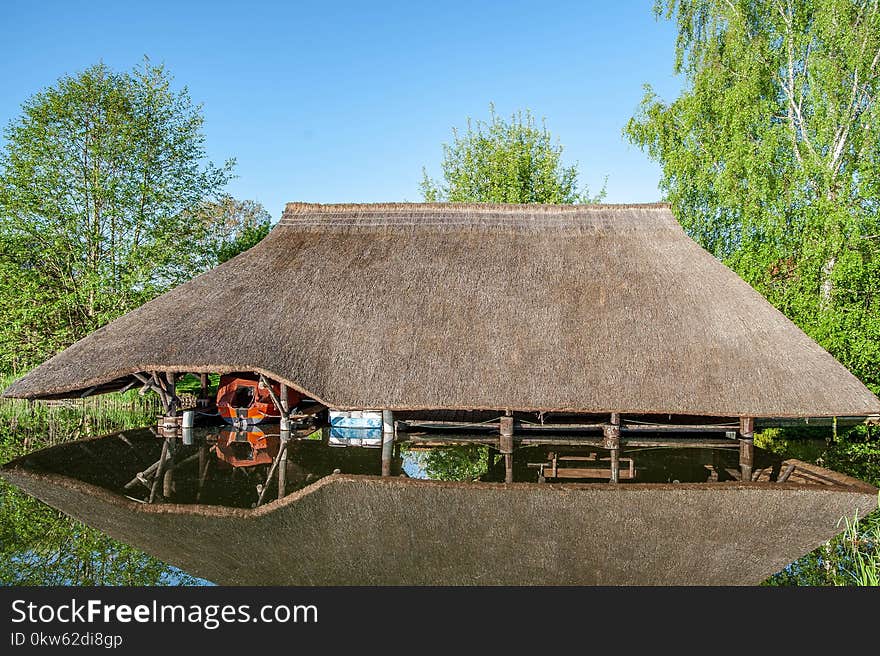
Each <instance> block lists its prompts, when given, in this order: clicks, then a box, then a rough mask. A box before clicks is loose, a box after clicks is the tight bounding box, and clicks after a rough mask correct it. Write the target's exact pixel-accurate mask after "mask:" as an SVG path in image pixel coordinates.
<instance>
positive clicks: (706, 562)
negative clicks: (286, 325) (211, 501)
mask: <svg viewBox="0 0 880 656" xmlns="http://www.w3.org/2000/svg"><path fill="white" fill-rule="evenodd" d="M28 458H29V456H25V457H24V458H23V459H22V460H19V461H14V462H12V463H9V464H8V465H6V466H5V467H3V468H2V469H0V476H2V477H3V478H4V479H6V480H7V481H9V482H10V483H13V484H15V485H17V486H19V487H21V488H22V489H24V490H26V491H27V492H29V493H30V494H32V495H34V496H36V497H37V498H38V499H40V500H42V501H44V502H45V503H47V504H49V505H50V506H52V507H54V508H58V509H59V510H61V511H63V512H65V513H66V514H68V515H71V516H72V517H75V518H77V519H80V520H82V521H84V522H86V523H87V524H89V525H90V526H93V527H95V528H97V529H98V530H100V531H102V532H104V533H106V534H107V535H110V536H112V537H114V538H116V539H118V540H121V541H123V542H125V543H127V544H130V545H133V546H135V547H137V548H139V549H143V550H144V551H147V552H148V553H150V554H153V555H154V556H157V557H158V558H161V559H162V560H164V561H166V562H168V563H171V564H174V565H177V566H178V567H181V568H183V569H184V570H185V571H187V572H189V573H191V574H195V575H197V576H201V577H204V578H207V579H209V580H211V581H214V582H215V583H220V584H225V585H475V584H478V585H593V584H599V585H706V584H713V585H737V584H739V585H742V584H746V585H756V584H758V583H760V582H761V581H763V580H764V579H766V578H767V577H768V576H770V575H771V574H773V573H775V572H777V571H779V570H780V569H782V568H783V567H784V566H785V565H787V564H788V563H790V562H791V561H793V560H795V559H797V558H798V557H800V556H802V555H803V554H805V553H807V552H809V551H811V550H812V549H815V548H816V547H818V546H819V545H821V544H822V543H823V542H825V541H826V540H828V539H830V538H831V537H833V536H834V535H835V534H837V533H839V532H840V531H841V527H840V525H839V521H840V518H841V517H844V516H849V517H851V516H853V514H854V513H856V512H858V513H859V516H864V515H865V514H866V513H868V512H870V511H871V510H872V509H875V508H876V507H877V490H876V488H873V487H871V486H869V485H866V484H864V483H861V482H859V481H856V480H854V479H845V480H844V478H842V477H840V475H835V474H833V473H832V472H828V471H827V470H824V469H821V468H815V469H816V470H817V471H818V472H820V473H823V474H829V475H831V476H837V477H838V478H841V483H840V484H838V485H806V486H804V485H797V484H792V483H714V484H711V483H702V484H699V483H691V484H681V485H675V484H651V483H649V484H639V483H636V484H625V485H611V484H608V483H599V484H586V485H578V484H568V485H546V484H545V485H541V484H534V483H516V484H513V485H504V484H495V483H458V482H441V481H419V480H412V479H405V478H398V477H388V478H379V477H376V476H355V475H349V474H334V475H331V476H328V477H326V478H322V479H321V480H319V481H317V482H316V483H313V484H311V485H309V486H308V487H306V488H303V489H302V490H298V491H297V492H294V493H292V494H289V495H287V496H286V497H284V498H282V499H280V500H278V501H273V502H271V503H269V504H267V505H265V506H261V507H260V508H256V509H253V510H251V509H241V508H226V507H219V506H203V505H177V504H157V505H149V504H142V503H136V502H134V501H131V500H129V499H127V498H125V497H122V496H120V495H117V494H114V493H111V492H109V491H107V490H105V489H103V488H100V487H97V486H95V485H91V484H88V483H84V482H82V481H79V480H76V479H73V478H70V477H67V476H64V475H61V474H53V473H45V472H41V471H34V470H31V469H30V468H29V467H28ZM802 464H803V463H802ZM806 466H807V467H809V465H806ZM280 536H283V538H282V539H279V537H280ZM242 554H247V556H248V557H247V559H246V561H243V560H242Z"/></svg>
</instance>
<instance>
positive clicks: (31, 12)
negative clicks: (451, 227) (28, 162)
mask: <svg viewBox="0 0 880 656" xmlns="http://www.w3.org/2000/svg"><path fill="white" fill-rule="evenodd" d="M651 4H652V3H651V2H650V0H649V1H645V2H637V1H635V0H631V1H623V2H608V3H589V2H583V1H581V2H550V1H547V2H515V1H510V2H480V1H479V0H471V1H470V2H459V1H455V2H433V3H429V2H413V1H410V2H372V3H371V2H332V1H329V0H327V1H324V2H296V1H290V2H258V1H255V2H223V1H215V2H186V1H185V0H178V1H177V2H165V1H153V2H148V3H147V2H144V3H128V2H120V1H118V0H116V1H115V2H102V1H97V0H92V1H89V2H81V1H78V0H69V1H67V2H52V1H44V2H39V3H37V2H32V1H30V0H27V1H23V2H19V1H17V0H0V22H2V24H3V25H4V26H5V29H4V38H3V40H2V41H0V61H2V62H3V64H2V67H0V88H2V94H0V124H2V125H3V126H5V125H6V124H7V123H8V122H9V121H10V120H11V119H13V118H15V117H16V116H17V115H18V113H19V108H20V106H21V103H22V102H24V101H25V100H26V99H27V98H28V97H29V96H30V95H31V94H33V93H35V92H37V91H39V90H40V89H41V88H43V87H45V86H48V85H51V84H52V83H53V82H54V81H55V80H56V79H57V78H58V77H60V76H62V75H64V74H68V73H75V72H77V71H79V70H81V69H83V68H85V67H87V66H89V65H91V64H94V63H96V62H98V61H104V62H105V63H106V64H108V65H109V66H111V67H113V68H116V69H130V68H132V67H133V66H135V65H136V64H138V63H139V62H140V61H141V59H142V57H143V56H144V55H148V56H149V57H150V58H151V60H153V61H154V62H157V63H158V62H161V63H164V64H165V65H166V66H167V68H168V69H169V71H170V72H171V73H172V74H173V75H174V78H175V83H176V84H177V85H180V86H183V85H186V86H187V87H189V90H190V93H191V95H192V97H193V99H194V100H195V101H197V102H200V103H203V105H204V113H205V116H206V124H205V132H206V135H207V144H208V150H209V154H210V156H211V158H212V159H214V160H215V161H218V162H219V161H222V160H224V159H226V158H227V157H235V158H236V159H237V161H238V165H237V167H236V173H237V175H238V178H237V179H236V180H234V181H233V182H232V183H231V185H230V186H229V188H228V190H229V191H230V193H232V194H233V195H235V196H237V197H239V198H251V199H255V200H258V201H260V202H262V203H263V204H264V205H265V206H266V209H267V210H269V212H270V213H271V214H272V215H273V217H275V218H277V217H278V216H279V215H280V213H281V210H282V209H283V205H284V203H285V202H287V201H294V200H296V201H311V202H373V201H418V200H420V199H421V197H420V194H419V182H420V180H421V171H422V166H426V167H427V168H428V171H429V173H430V174H432V175H435V176H436V175H437V174H438V173H439V164H440V160H441V155H442V149H441V144H442V143H443V142H445V141H448V140H449V139H450V136H451V129H452V127H453V126H463V125H464V123H465V120H466V118H467V117H468V116H471V117H474V118H485V117H487V115H488V105H489V103H490V102H494V103H495V106H496V109H497V111H498V112H499V113H500V114H503V115H509V114H510V113H512V112H514V111H515V110H517V109H521V108H529V109H531V110H532V112H533V113H534V114H535V115H536V116H538V117H545V118H546V119H547V125H548V127H549V129H550V131H551V132H552V133H553V134H554V135H555V136H557V137H558V138H559V140H560V142H561V143H562V144H563V145H564V146H565V153H564V157H565V160H566V162H567V163H573V162H577V163H578V165H579V169H580V171H581V182H582V183H586V184H589V185H590V187H591V189H592V190H595V189H596V188H597V187H598V186H599V185H600V184H601V181H602V179H603V177H604V176H606V175H607V176H608V197H607V200H608V201H609V202H643V201H653V200H658V199H659V195H660V194H659V192H658V190H657V181H658V179H659V169H658V167H657V166H656V165H655V164H653V163H651V162H650V161H648V159H647V157H646V156H645V155H644V154H643V153H641V152H640V151H639V150H638V149H636V148H634V147H632V146H630V145H628V144H627V143H625V142H624V140H623V138H622V137H621V129H622V127H623V126H624V124H625V123H626V121H627V119H628V118H629V117H630V116H631V115H632V113H633V111H634V110H635V108H636V106H637V105H638V102H639V100H640V98H641V95H642V85H643V84H644V83H646V82H650V83H651V84H652V85H653V86H654V88H655V89H656V90H657V91H658V92H659V93H660V95H661V96H663V97H665V98H669V99H671V98H673V97H674V96H675V95H676V94H677V92H678V91H679V89H680V86H681V82H680V80H679V79H678V78H676V77H674V76H673V75H672V57H673V46H674V38H675V35H674V32H673V29H672V25H671V24H668V23H666V22H662V21H661V22H658V21H656V20H655V19H654V17H653V14H652V12H651Z"/></svg>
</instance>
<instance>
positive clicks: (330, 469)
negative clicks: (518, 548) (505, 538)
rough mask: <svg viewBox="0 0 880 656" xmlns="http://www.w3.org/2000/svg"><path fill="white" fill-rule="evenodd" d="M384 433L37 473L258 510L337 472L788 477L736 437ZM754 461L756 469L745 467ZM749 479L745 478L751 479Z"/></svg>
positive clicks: (140, 446)
mask: <svg viewBox="0 0 880 656" xmlns="http://www.w3.org/2000/svg"><path fill="white" fill-rule="evenodd" d="M371 431H372V429H360V430H358V429H353V428H348V427H346V428H341V429H340V430H338V431H337V432H334V429H331V430H326V431H324V432H323V433H322V432H321V431H316V432H314V433H311V434H307V433H308V432H307V431H301V432H299V433H296V432H292V433H291V432H287V433H285V434H283V435H282V433H281V431H280V429H279V428H278V426H261V427H259V428H249V429H248V430H238V429H236V428H233V427H210V428H195V429H192V431H187V432H186V433H185V434H184V435H183V436H182V438H181V436H175V437H168V438H162V437H160V435H159V433H158V432H157V431H156V430H154V429H151V428H145V429H139V430H133V431H125V432H122V433H117V434H115V435H111V436H108V437H104V438H100V439H97V440H90V441H81V442H73V443H69V444H65V445H62V446H59V447H55V448H52V449H48V450H45V451H41V452H37V453H34V454H31V455H30V456H27V457H26V459H25V461H24V464H25V466H26V467H28V468H30V469H35V470H38V471H44V472H49V473H56V474H63V475H66V476H72V477H74V478H77V479H79V480H82V481H84V482H87V483H91V484H93V485H97V486H100V487H102V488H105V489H108V490H111V491H113V492H116V493H119V494H123V495H125V496H126V497H128V498H130V499H133V500H135V501H138V502H142V503H175V504H194V503H198V504H207V505H221V506H230V507H236V508H252V507H255V506H258V505H261V504H264V503H267V502H269V501H272V500H275V499H277V498H279V497H282V496H285V495H286V494H290V493H291V492H294V491H296V490H299V489H301V488H303V487H305V486H307V485H309V484H310V483H313V482H315V481H317V480H319V479H321V478H323V477H325V476H328V475H330V474H333V473H343V474H367V475H375V476H379V475H383V476H411V477H417V478H427V479H435V480H465V481H466V480H472V481H475V480H480V481H485V482H505V481H509V482H513V483H597V482H609V481H616V482H618V483H619V484H622V485H626V484H630V483H709V482H719V483H722V482H725V481H737V480H766V481H776V480H783V479H784V478H787V477H788V476H790V475H791V472H787V471H783V467H782V463H783V461H782V459H781V457H779V456H776V455H774V454H772V453H769V452H765V451H762V450H761V449H755V448H754V447H751V446H750V448H749V450H747V451H744V450H743V449H740V448H738V447H737V443H736V442H733V441H730V442H728V443H727V444H726V445H725V444H724V443H721V444H719V445H718V446H716V447H712V448H709V447H703V448H694V447H678V448H674V447H650V446H649V447H636V448H622V449H612V450H608V449H602V448H599V447H595V446H573V445H570V444H569V445H554V444H533V445H528V446H520V447H517V448H516V449H514V451H513V454H512V456H511V457H504V455H503V454H501V453H500V452H499V451H498V450H497V449H496V448H494V447H493V446H492V445H487V444H473V443H465V444H454V445H449V446H437V445H436V443H434V445H432V446H425V445H423V444H420V443H419V442H417V441H416V442H406V441H403V442H391V441H388V442H387V443H383V442H382V436H381V431H380V432H379V435H378V437H377V436H375V435H373V434H372V432H371ZM744 463H747V465H746V464H744ZM744 476H745V478H744Z"/></svg>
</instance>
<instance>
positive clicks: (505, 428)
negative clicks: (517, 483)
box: [498, 411, 513, 483]
mask: <svg viewBox="0 0 880 656" xmlns="http://www.w3.org/2000/svg"><path fill="white" fill-rule="evenodd" d="M500 428H501V435H500V437H499V439H498V450H499V451H500V452H501V453H502V454H504V482H505V483H513V415H512V414H511V413H510V412H509V411H508V413H507V414H506V415H504V416H503V417H501V422H500Z"/></svg>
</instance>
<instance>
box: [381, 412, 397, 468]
mask: <svg viewBox="0 0 880 656" xmlns="http://www.w3.org/2000/svg"><path fill="white" fill-rule="evenodd" d="M393 456H394V413H393V412H392V411H391V410H383V411H382V476H391V459H392V457H393Z"/></svg>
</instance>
